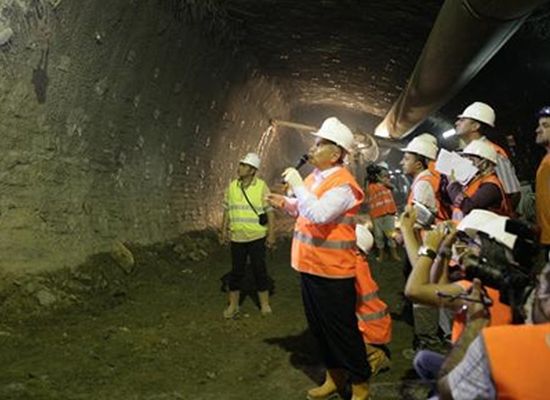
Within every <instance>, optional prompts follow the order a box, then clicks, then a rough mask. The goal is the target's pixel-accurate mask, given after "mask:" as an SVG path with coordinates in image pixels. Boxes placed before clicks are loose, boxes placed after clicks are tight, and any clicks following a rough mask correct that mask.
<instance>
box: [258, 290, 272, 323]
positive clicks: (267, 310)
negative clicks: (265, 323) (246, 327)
mask: <svg viewBox="0 0 550 400" xmlns="http://www.w3.org/2000/svg"><path fill="white" fill-rule="evenodd" d="M258 299H259V300H260V311H261V313H262V316H263V317H267V316H268V315H270V314H272V313H273V310H271V306H270V305H269V292H268V291H267V290H266V291H264V292H258Z"/></svg>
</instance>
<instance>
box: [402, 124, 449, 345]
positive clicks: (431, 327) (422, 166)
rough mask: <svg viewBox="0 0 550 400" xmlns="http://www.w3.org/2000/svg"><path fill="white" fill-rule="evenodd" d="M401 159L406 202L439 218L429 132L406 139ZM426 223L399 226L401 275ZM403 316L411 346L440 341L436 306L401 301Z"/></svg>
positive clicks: (407, 269) (407, 268)
mask: <svg viewBox="0 0 550 400" xmlns="http://www.w3.org/2000/svg"><path fill="white" fill-rule="evenodd" d="M401 151H402V152H403V153H404V154H403V159H402V160H401V166H402V168H403V172H404V173H405V174H407V175H409V176H411V177H412V178H413V182H412V184H411V187H410V190H409V196H408V199H407V205H409V206H413V205H417V207H423V208H426V209H428V210H429V212H431V213H432V214H433V215H438V216H440V218H441V215H442V213H441V212H440V210H442V206H441V201H440V197H439V193H438V192H439V178H438V177H437V176H436V175H434V174H433V173H432V172H430V170H429V168H428V167H429V164H430V162H433V160H435V159H436V158H437V152H438V147H437V140H436V138H435V137H434V136H433V135H431V134H429V133H424V134H421V135H419V136H417V137H415V138H414V139H413V140H411V141H410V142H409V144H408V145H407V146H406V147H405V148H403V149H401ZM426 229H429V227H422V228H421V229H414V230H413V229H411V230H402V231H401V233H402V235H403V241H404V244H405V250H406V252H407V257H406V258H405V264H404V265H403V273H404V275H405V278H406V277H408V276H409V274H410V272H411V270H412V267H413V265H414V264H415V261H416V257H417V251H418V237H419V236H420V235H422V234H423V232H425V231H426ZM402 317H403V318H404V319H407V318H412V319H413V324H414V331H415V336H414V341H413V347H414V348H416V349H418V348H425V347H434V346H438V345H439V343H440V341H439V338H438V336H437V331H438V325H439V313H438V311H437V310H432V309H429V308H427V307H423V306H422V305H419V304H411V303H410V302H408V301H405V303H404V306H403V311H402Z"/></svg>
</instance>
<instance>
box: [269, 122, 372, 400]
mask: <svg viewBox="0 0 550 400" xmlns="http://www.w3.org/2000/svg"><path fill="white" fill-rule="evenodd" d="M312 134H313V135H314V136H316V137H317V140H316V142H315V145H314V146H313V147H311V149H310V150H309V154H308V155H309V158H308V162H309V163H310V164H312V165H313V166H314V167H315V170H314V171H313V172H312V173H311V174H310V175H309V176H308V177H307V178H306V179H305V180H302V177H301V176H300V174H299V172H298V171H297V170H296V169H295V168H287V169H286V170H285V172H284V173H283V178H284V180H285V182H286V183H288V185H289V187H290V189H291V190H292V192H293V193H294V196H295V197H294V198H291V197H286V196H282V195H279V194H269V195H268V196H267V199H268V201H269V203H270V204H271V205H272V206H274V207H277V208H281V209H284V210H286V211H287V212H288V213H289V214H291V215H293V216H295V217H297V219H296V224H295V228H294V237H293V241H292V255H291V264H292V267H293V268H294V269H296V270H297V271H298V272H299V273H300V280H301V290H302V300H303V303H304V309H305V314H306V318H307V321H308V326H309V328H310V330H311V331H312V332H313V334H314V335H315V337H316V338H317V340H318V342H319V346H320V350H321V355H322V358H323V361H324V363H325V366H326V368H327V373H326V378H325V382H324V383H323V384H322V385H321V386H319V387H316V388H313V389H311V390H309V391H308V393H307V398H308V399H310V400H321V399H326V398H328V397H330V396H332V395H333V394H334V393H335V392H337V391H339V392H342V389H343V388H344V387H345V385H346V382H347V380H348V379H349V381H350V382H351V388H352V400H365V399H367V398H368V392H369V390H368V379H369V377H370V375H371V369H370V366H369V364H368V362H367V356H366V352H365V346H364V344H363V340H362V337H361V333H360V332H359V329H358V326H357V317H356V315H355V305H356V291H355V265H356V254H355V247H356V243H355V242H356V236H355V218H354V216H355V215H356V214H357V212H358V210H359V207H360V205H361V203H362V201H363V198H364V194H363V191H362V190H361V187H360V185H359V184H358V183H357V181H356V180H355V178H354V177H353V175H352V174H351V173H350V172H349V170H348V169H347V168H345V167H344V166H343V162H344V159H345V157H346V155H347V154H348V153H349V152H350V151H351V149H352V147H353V143H354V139H353V134H352V132H351V130H350V129H349V128H348V127H347V126H346V125H344V124H343V123H342V122H340V121H339V120H338V119H337V118H335V117H331V118H328V119H326V120H325V121H324V122H323V125H322V126H321V128H320V129H319V130H318V131H316V132H312Z"/></svg>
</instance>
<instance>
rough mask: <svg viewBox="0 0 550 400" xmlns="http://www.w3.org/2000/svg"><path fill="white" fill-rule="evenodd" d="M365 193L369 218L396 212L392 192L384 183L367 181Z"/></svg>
mask: <svg viewBox="0 0 550 400" xmlns="http://www.w3.org/2000/svg"><path fill="white" fill-rule="evenodd" d="M366 195H367V196H366V202H367V205H368V207H369V215H370V216H371V218H379V217H383V216H384V215H391V214H395V213H396V212H397V207H396V206H395V200H394V199H393V194H392V192H391V190H390V189H388V188H387V187H386V186H384V184H382V183H376V182H375V183H369V185H368V186H367V193H366Z"/></svg>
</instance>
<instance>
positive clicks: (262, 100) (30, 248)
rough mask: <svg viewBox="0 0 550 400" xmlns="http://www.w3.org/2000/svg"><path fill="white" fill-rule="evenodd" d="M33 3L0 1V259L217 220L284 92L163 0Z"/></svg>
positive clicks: (83, 253)
mask: <svg viewBox="0 0 550 400" xmlns="http://www.w3.org/2000/svg"><path fill="white" fill-rule="evenodd" d="M31 3H32V2H31V1H17V2H15V1H1V2H0V10H2V13H0V14H1V15H3V18H4V20H5V22H6V23H9V24H10V26H11V27H12V29H13V31H14V36H13V38H12V40H10V42H9V43H8V44H6V46H4V47H3V49H2V54H0V56H1V57H0V114H1V115H2V118H1V119H0V138H1V139H0V153H1V154H2V157H1V158H0V194H1V195H0V253H1V254H2V257H1V258H0V270H4V271H10V272H25V271H38V270H47V269H57V268H62V267H66V266H73V265H76V264H78V263H80V262H82V261H83V260H84V259H85V258H86V257H87V256H89V255H91V254H94V253H97V252H100V251H108V250H109V249H110V246H111V243H112V242H113V240H114V239H115V238H120V240H123V241H125V242H136V243H144V244H145V243H154V242H158V241H163V240H166V239H169V238H173V237H175V236H177V235H178V234H180V233H182V232H185V231H189V230H195V229H201V228H204V227H207V226H211V225H214V224H217V223H218V221H219V217H220V212H221V200H222V196H223V190H224V189H225V185H226V184H227V182H228V181H229V179H230V178H231V176H232V175H233V173H234V170H235V168H236V166H237V160H238V159H239V157H240V156H241V155H242V154H244V153H245V152H247V151H250V150H257V147H258V146H259V145H260V144H262V146H264V147H263V151H266V150H267V148H268V147H269V143H270V141H271V139H270V138H269V137H267V138H266V137H262V133H263V132H264V131H265V129H266V128H267V125H268V120H269V118H270V117H271V116H272V114H277V115H282V116H284V115H285V113H286V112H287V111H286V107H287V106H286V105H285V103H284V102H283V99H282V95H281V93H280V91H279V90H278V89H277V88H276V87H275V86H274V85H273V83H271V82H270V80H269V79H266V78H265V77H264V76H262V75H261V74H260V73H259V72H258V71H257V70H256V69H255V67H254V63H253V61H252V60H251V59H249V58H247V57H245V56H243V54H241V53H239V52H238V51H236V49H235V48H234V47H233V46H232V45H231V44H230V42H226V41H223V40H221V39H220V38H219V37H218V36H216V31H215V30H211V29H205V27H204V26H202V27H201V25H200V20H199V16H197V17H196V18H195V19H194V20H192V21H189V20H187V19H185V18H184V16H178V15H177V14H176V15H175V14H174V12H173V11H174V10H173V8H172V7H171V6H170V2H157V1H143V2H141V1H140V2H134V1H130V2H129V1H125V0H115V1H110V2H85V3H82V2H76V1H65V2H61V3H60V2H54V3H51V2H50V3H45V2H39V4H40V6H39V7H30V4H31ZM6 15H7V16H8V17H4V16H6ZM264 136H265V135H264ZM268 165H269V163H266V167H268Z"/></svg>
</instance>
